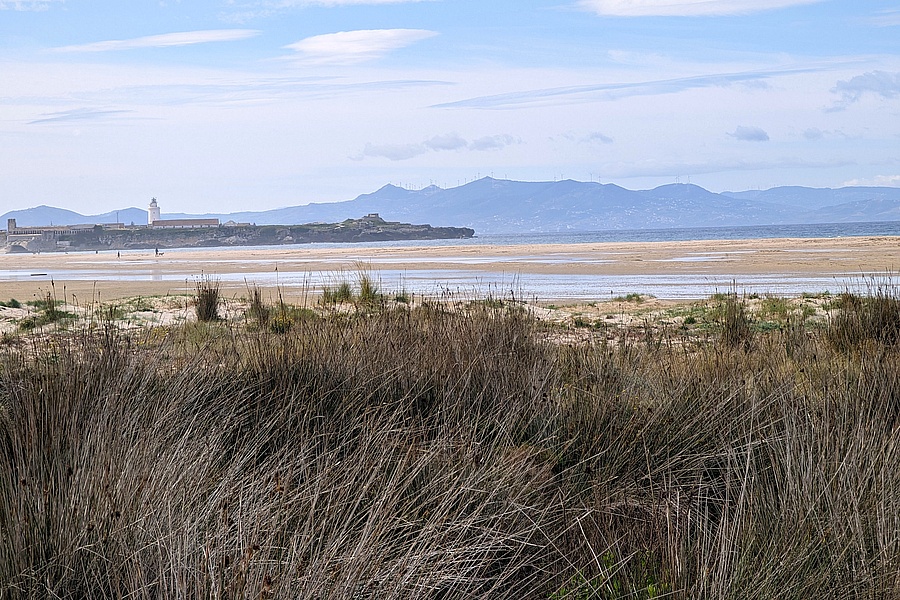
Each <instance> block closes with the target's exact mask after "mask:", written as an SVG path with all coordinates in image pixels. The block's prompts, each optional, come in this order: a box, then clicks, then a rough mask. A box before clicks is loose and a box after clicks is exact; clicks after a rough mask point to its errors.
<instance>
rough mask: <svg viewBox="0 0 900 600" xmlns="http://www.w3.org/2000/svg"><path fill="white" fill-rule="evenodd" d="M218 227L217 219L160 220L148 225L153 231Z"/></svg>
mask: <svg viewBox="0 0 900 600" xmlns="http://www.w3.org/2000/svg"><path fill="white" fill-rule="evenodd" d="M218 226H219V220H218V219H160V220H159V221H153V223H151V224H150V227H151V228H153V229H197V228H203V227H218Z"/></svg>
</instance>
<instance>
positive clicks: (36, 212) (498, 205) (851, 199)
mask: <svg viewBox="0 0 900 600" xmlns="http://www.w3.org/2000/svg"><path fill="white" fill-rule="evenodd" d="M162 208H163V210H165V208H166V206H165V204H164V203H163V206H162ZM369 213H379V214H380V215H381V216H382V217H383V218H384V219H386V220H388V221H402V222H406V223H428V224H430V225H434V226H459V227H471V228H473V229H475V230H476V232H478V233H517V232H553V231H597V230H604V229H644V228H667V227H715V226H737V225H780V224H792V223H840V222H852V221H891V220H900V188H886V187H848V188H839V189H830V188H805V187H797V186H787V187H779V188H772V189H769V190H749V191H744V192H723V193H718V194H717V193H714V192H710V191H708V190H705V189H703V188H701V187H699V186H696V185H691V184H670V185H664V186H660V187H658V188H655V189H652V190H628V189H625V188H622V187H620V186H617V185H614V184H600V183H586V182H578V181H572V180H562V181H553V182H550V181H546V182H521V181H508V180H496V179H491V178H489V177H486V178H483V179H479V180H477V181H473V182H471V183H468V184H466V185H463V186H459V187H456V188H449V189H441V188H438V187H435V186H430V187H427V188H424V189H421V190H407V189H403V188H399V187H397V186H394V185H386V186H384V187H382V188H381V189H379V190H377V191H375V192H372V193H369V194H362V195H360V196H358V197H357V198H355V199H353V200H348V201H344V202H332V203H321V204H308V205H304V206H292V207H285V208H279V209H274V210H267V211H258V212H255V211H245V212H237V213H228V214H205V215H189V214H184V213H170V212H164V213H163V218H169V219H177V218H189V217H198V216H200V217H209V218H218V219H219V220H221V221H222V222H225V221H237V222H249V223H255V224H257V225H296V224H303V223H313V222H338V221H343V220H345V219H349V218H358V217H361V216H363V215H366V214H369ZM117 215H118V220H119V221H120V222H124V223H126V224H128V223H131V222H134V223H138V224H140V223H146V221H147V212H146V211H144V210H141V209H137V208H129V209H123V210H120V211H112V212H109V213H105V214H103V215H95V216H84V215H80V214H78V213H75V212H72V211H68V210H64V209H56V208H52V207H47V206H40V207H36V208H33V209H28V210H20V211H13V212H10V213H7V214H6V215H3V216H2V217H0V219H7V218H16V219H17V222H18V225H19V226H38V225H49V224H51V223H52V224H55V225H70V224H76V223H93V222H96V223H109V222H115V221H116V218H117Z"/></svg>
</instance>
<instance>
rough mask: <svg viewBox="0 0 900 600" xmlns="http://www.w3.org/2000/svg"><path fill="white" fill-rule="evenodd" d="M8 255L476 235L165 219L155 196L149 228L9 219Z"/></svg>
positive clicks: (421, 228)
mask: <svg viewBox="0 0 900 600" xmlns="http://www.w3.org/2000/svg"><path fill="white" fill-rule="evenodd" d="M4 233H5V234H6V239H5V248H6V251H7V252H13V253H17V252H18V253H25V252H29V253H30V252H60V251H69V250H72V251H89V250H93V251H97V252H99V251H101V250H131V249H148V248H152V249H156V250H159V249H163V248H196V247H203V248H209V247H217V246H256V245H259V246H266V245H283V244H304V243H312V242H367V241H393V240H424V239H462V238H470V237H472V236H474V235H475V231H474V230H473V229H470V228H465V227H432V226H431V225H413V224H410V223H400V222H388V221H385V220H384V219H382V218H381V217H380V216H379V215H378V214H377V213H370V214H368V215H366V216H365V217H362V218H360V219H346V220H344V221H342V222H340V223H308V224H305V225H263V226H257V225H254V224H251V223H238V222H235V221H233V220H229V221H226V222H225V223H220V222H219V219H217V218H197V219H163V218H162V214H161V210H160V207H159V203H158V202H157V200H156V198H153V199H151V200H150V206H149V207H148V211H147V224H146V225H134V224H132V225H128V226H126V225H125V224H123V223H118V222H117V223H96V224H95V223H90V224H78V225H56V226H54V225H47V226H39V227H19V226H18V225H17V224H16V219H14V218H9V219H7V227H6V231H5V232H4Z"/></svg>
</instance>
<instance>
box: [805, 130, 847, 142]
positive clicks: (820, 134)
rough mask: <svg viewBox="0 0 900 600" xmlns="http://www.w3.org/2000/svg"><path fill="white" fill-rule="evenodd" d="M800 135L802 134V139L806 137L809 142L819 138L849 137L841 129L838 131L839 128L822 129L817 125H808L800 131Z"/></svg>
mask: <svg viewBox="0 0 900 600" xmlns="http://www.w3.org/2000/svg"><path fill="white" fill-rule="evenodd" d="M802 135H803V137H804V139H807V140H809V141H811V142H817V141H819V140H824V139H827V138H840V139H848V138H849V137H850V136H848V135H847V134H846V133H844V132H843V131H840V130H839V129H834V130H832V129H827V130H822V129H819V128H818V127H810V128H808V129H804V130H803V132H802Z"/></svg>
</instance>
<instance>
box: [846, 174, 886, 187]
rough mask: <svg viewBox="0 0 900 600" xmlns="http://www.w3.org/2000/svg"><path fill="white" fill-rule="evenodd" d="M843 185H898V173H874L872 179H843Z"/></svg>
mask: <svg viewBox="0 0 900 600" xmlns="http://www.w3.org/2000/svg"><path fill="white" fill-rule="evenodd" d="M844 186H845V187H850V186H866V187H868V186H875V187H900V175H876V176H875V177H873V178H872V179H851V180H850V181H845V182H844Z"/></svg>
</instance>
